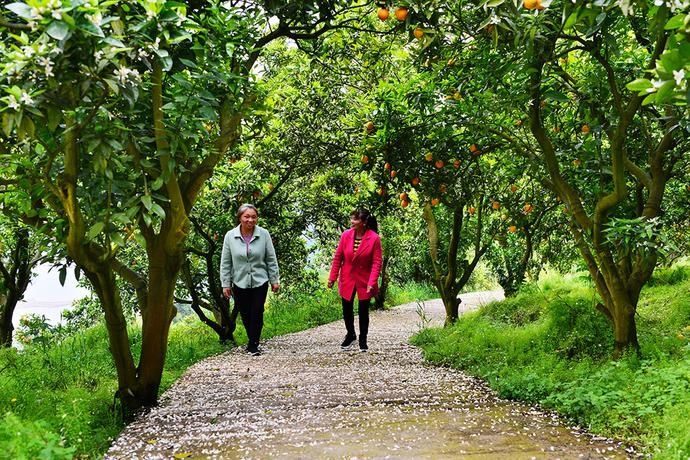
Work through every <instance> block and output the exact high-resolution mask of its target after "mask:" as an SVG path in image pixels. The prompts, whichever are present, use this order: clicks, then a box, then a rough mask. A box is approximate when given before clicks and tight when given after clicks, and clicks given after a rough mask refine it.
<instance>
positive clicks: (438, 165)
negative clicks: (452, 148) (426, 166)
mask: <svg viewBox="0 0 690 460" xmlns="http://www.w3.org/2000/svg"><path fill="white" fill-rule="evenodd" d="M444 165H445V163H444V162H443V160H436V163H434V166H436V169H441V168H443V166H444Z"/></svg>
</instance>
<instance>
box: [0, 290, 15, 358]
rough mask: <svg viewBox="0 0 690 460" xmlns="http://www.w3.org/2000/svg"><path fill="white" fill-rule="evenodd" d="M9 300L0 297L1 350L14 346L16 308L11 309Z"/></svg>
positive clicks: (2, 296) (5, 297)
mask: <svg viewBox="0 0 690 460" xmlns="http://www.w3.org/2000/svg"><path fill="white" fill-rule="evenodd" d="M8 299H9V296H4V295H0V308H1V310H0V348H9V347H11V346H12V333H13V332H14V325H13V324H12V316H13V314H14V308H10V307H9V305H8V302H7V301H8Z"/></svg>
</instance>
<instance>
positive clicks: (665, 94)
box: [656, 80, 676, 103]
mask: <svg viewBox="0 0 690 460" xmlns="http://www.w3.org/2000/svg"><path fill="white" fill-rule="evenodd" d="M675 87H676V82H675V81H673V80H668V81H665V82H664V84H663V85H661V87H660V88H659V89H658V90H657V92H656V101H657V103H664V102H666V101H667V100H668V99H670V98H671V96H672V95H673V90H674V88H675Z"/></svg>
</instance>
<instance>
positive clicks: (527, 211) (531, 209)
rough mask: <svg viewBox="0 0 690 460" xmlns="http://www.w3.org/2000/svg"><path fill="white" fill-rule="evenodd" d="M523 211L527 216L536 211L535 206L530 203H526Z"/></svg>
mask: <svg viewBox="0 0 690 460" xmlns="http://www.w3.org/2000/svg"><path fill="white" fill-rule="evenodd" d="M522 210H523V211H524V213H525V214H529V213H530V212H532V211H533V210H534V206H532V205H531V204H530V203H525V205H524V206H523V207H522Z"/></svg>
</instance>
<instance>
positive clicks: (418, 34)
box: [412, 27, 424, 40]
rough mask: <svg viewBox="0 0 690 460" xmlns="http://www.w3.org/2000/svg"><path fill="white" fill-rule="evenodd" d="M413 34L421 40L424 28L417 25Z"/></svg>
mask: <svg viewBox="0 0 690 460" xmlns="http://www.w3.org/2000/svg"><path fill="white" fill-rule="evenodd" d="M412 34H413V35H414V38H416V39H417V40H421V39H422V37H423V36H424V30H423V29H422V28H421V27H417V28H415V30H414V31H413V32H412Z"/></svg>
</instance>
